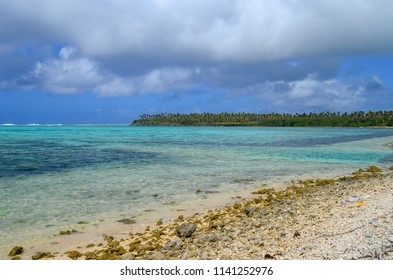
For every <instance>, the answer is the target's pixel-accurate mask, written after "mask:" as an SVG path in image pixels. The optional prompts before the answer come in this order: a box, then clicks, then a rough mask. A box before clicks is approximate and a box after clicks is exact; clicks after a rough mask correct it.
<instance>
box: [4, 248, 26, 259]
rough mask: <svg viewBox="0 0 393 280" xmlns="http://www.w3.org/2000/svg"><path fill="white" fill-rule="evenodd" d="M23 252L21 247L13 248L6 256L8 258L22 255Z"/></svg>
mask: <svg viewBox="0 0 393 280" xmlns="http://www.w3.org/2000/svg"><path fill="white" fill-rule="evenodd" d="M23 252H24V250H23V247H21V246H15V247H14V248H12V250H11V251H10V252H9V254H8V256H10V257H15V256H16V255H20V254H23Z"/></svg>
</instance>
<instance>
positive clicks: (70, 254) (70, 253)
mask: <svg viewBox="0 0 393 280" xmlns="http://www.w3.org/2000/svg"><path fill="white" fill-rule="evenodd" d="M66 253H67V257H69V258H70V259H73V260H77V259H79V258H80V257H82V254H81V253H80V252H78V251H68V252H66Z"/></svg>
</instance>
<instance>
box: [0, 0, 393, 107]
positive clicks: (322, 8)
mask: <svg viewBox="0 0 393 280" xmlns="http://www.w3.org/2000/svg"><path fill="white" fill-rule="evenodd" d="M391 11H393V2H392V1H390V0H380V1H361V0H348V1H338V0H331V1H322V0H313V1H311V0H309V1H307V0H306V1H295V0H288V1H274V0H259V1H256V0H255V1H252V0H250V1H240V0H217V1H208V0H201V1H174V0H173V1H172V0H151V1H119V0H97V1H94V2H92V1H79V0H66V1H61V2H58V1H50V0H30V1H22V0H12V1H11V0H3V1H1V9H0V25H1V26H8V27H10V28H1V29H0V59H1V60H2V61H3V63H2V65H1V66H0V68H1V69H0V85H1V87H2V88H3V89H4V88H11V87H13V88H17V87H20V88H24V89H40V90H44V91H47V92H51V93H55V94H76V93H84V92H96V93H97V94H100V95H104V96H116V95H136V94H160V93H167V92H178V91H183V92H186V91H195V89H199V88H204V89H206V88H208V89H210V90H212V91H220V92H227V93H228V96H241V95H243V94H247V95H254V96H255V97H256V98H261V99H264V100H267V101H269V102H271V104H272V105H275V106H279V107H281V108H285V107H286V106H288V105H289V104H296V103H302V105H303V106H305V107H310V108H311V107H319V106H321V107H323V105H324V104H325V107H326V102H327V101H330V102H329V104H330V103H332V102H333V104H335V103H336V105H337V106H341V107H342V108H350V107H351V106H352V107H353V106H354V105H356V104H359V103H362V102H364V101H365V100H366V99H367V98H368V94H370V92H376V91H379V92H382V91H384V90H386V87H384V86H382V85H383V83H384V82H383V81H381V80H380V78H375V77H374V78H372V77H367V78H366V79H363V80H356V81H350V82H343V81H339V80H337V78H336V77H337V73H338V72H339V70H340V65H341V62H342V60H343V59H344V58H345V57H348V56H350V57H353V56H361V55H363V56H373V55H388V56H391V55H392V52H393V36H391V31H390V28H389V27H390V26H393V16H392V12H391ZM15 61H17V63H15ZM378 79H379V80H378ZM351 104H352V105H351Z"/></svg>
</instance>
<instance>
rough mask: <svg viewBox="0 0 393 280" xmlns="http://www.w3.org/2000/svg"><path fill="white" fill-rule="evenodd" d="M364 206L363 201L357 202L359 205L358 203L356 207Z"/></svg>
mask: <svg viewBox="0 0 393 280" xmlns="http://www.w3.org/2000/svg"><path fill="white" fill-rule="evenodd" d="M364 205H366V204H365V203H364V202H363V201H359V203H358V205H357V206H358V207H363V206H364Z"/></svg>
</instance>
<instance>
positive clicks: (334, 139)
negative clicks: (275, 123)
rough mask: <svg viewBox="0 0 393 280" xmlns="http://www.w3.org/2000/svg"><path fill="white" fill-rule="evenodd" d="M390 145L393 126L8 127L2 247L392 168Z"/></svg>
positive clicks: (2, 155) (0, 204)
mask: <svg viewBox="0 0 393 280" xmlns="http://www.w3.org/2000/svg"><path fill="white" fill-rule="evenodd" d="M390 143H393V130H391V129H336V128H257V127H253V128H221V127H129V126H0V251H7V250H9V248H10V247H12V246H13V245H15V244H17V243H19V242H21V241H23V240H34V239H36V238H38V237H41V236H45V235H48V236H49V235H53V234H55V233H58V232H59V230H61V229H64V228H66V227H69V226H73V225H77V224H78V223H79V224H80V223H81V222H87V223H97V222H98V221H102V220H110V221H117V220H119V219H122V218H130V217H131V218H133V219H135V220H136V221H137V222H138V217H139V216H140V215H142V214H145V213H148V212H156V213H157V212H160V211H163V209H165V208H169V207H173V206H174V205H181V204H182V206H184V204H190V205H191V204H193V203H199V202H200V201H201V200H203V199H204V198H206V197H207V196H209V195H210V194H211V193H225V194H233V195H236V194H238V193H244V192H248V191H249V190H251V189H255V188H258V187H259V186H260V185H262V184H265V183H268V184H272V183H274V182H280V181H289V180H292V179H293V180H294V179H299V178H304V177H316V176H320V177H323V176H332V175H334V176H336V175H337V176H339V175H343V174H347V173H349V172H352V171H354V170H357V169H358V168H360V167H367V166H370V165H379V166H390V165H393V152H392V150H391V149H390V148H389V147H388V144H390ZM197 190H199V191H198V192H197Z"/></svg>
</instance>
